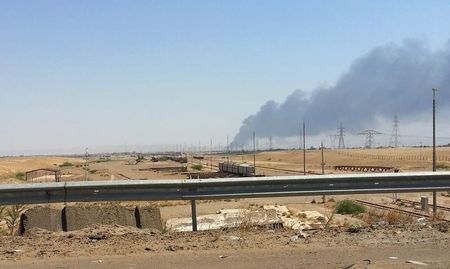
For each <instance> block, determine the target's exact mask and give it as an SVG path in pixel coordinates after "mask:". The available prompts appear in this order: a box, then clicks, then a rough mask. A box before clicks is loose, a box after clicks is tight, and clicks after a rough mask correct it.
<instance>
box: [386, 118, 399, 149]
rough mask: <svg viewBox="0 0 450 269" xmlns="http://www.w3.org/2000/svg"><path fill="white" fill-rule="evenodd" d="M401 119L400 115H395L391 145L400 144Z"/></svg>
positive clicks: (396, 145)
mask: <svg viewBox="0 0 450 269" xmlns="http://www.w3.org/2000/svg"><path fill="white" fill-rule="evenodd" d="M399 123H400V122H399V120H398V116H397V115H395V116H394V125H393V126H394V127H393V129H392V136H391V142H390V143H389V146H391V147H394V148H398V147H399V146H400V132H399V130H400V128H399Z"/></svg>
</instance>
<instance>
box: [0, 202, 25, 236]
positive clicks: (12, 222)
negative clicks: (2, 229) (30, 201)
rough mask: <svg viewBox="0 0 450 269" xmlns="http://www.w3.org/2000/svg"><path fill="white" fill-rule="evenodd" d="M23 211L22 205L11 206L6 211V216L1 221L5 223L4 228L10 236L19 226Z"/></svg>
mask: <svg viewBox="0 0 450 269" xmlns="http://www.w3.org/2000/svg"><path fill="white" fill-rule="evenodd" d="M24 210H25V207H24V206H23V205H13V206H10V207H9V208H8V209H6V214H5V216H4V217H3V219H4V220H5V222H6V226H8V229H9V233H10V235H11V236H12V235H14V231H15V229H16V226H18V224H19V220H20V215H21V214H22V212H23V211H24Z"/></svg>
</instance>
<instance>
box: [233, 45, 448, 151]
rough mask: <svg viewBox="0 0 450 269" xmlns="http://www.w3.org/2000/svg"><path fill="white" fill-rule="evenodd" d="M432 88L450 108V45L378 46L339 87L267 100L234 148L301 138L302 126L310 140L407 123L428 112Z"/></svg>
mask: <svg viewBox="0 0 450 269" xmlns="http://www.w3.org/2000/svg"><path fill="white" fill-rule="evenodd" d="M432 88H438V90H439V92H438V96H439V99H438V105H439V106H441V107H446V106H447V107H448V106H449V104H450V42H448V43H447V45H446V46H445V47H444V48H443V49H440V50H436V51H433V50H431V49H430V48H428V47H427V46H426V45H425V44H424V43H423V42H421V41H417V40H406V41H404V42H403V43H402V44H401V45H396V44H388V45H385V46H381V47H376V48H374V49H372V50H371V51H369V52H368V53H367V54H365V55H363V56H362V57H360V58H359V59H357V60H355V61H354V62H353V64H352V65H351V66H350V68H349V70H348V71H347V73H345V74H344V75H342V76H341V78H340V79H339V80H338V82H337V83H336V85H334V86H332V87H327V88H318V89H315V90H314V91H313V92H312V94H310V96H307V94H306V93H305V92H303V91H301V90H296V91H294V92H293V93H292V94H291V95H289V96H288V97H287V98H286V100H285V101H284V102H283V103H276V102H274V101H268V102H267V103H265V104H264V105H263V106H262V107H261V108H260V110H259V111H258V112H257V113H256V114H254V115H251V116H249V117H247V118H246V119H245V120H244V121H243V124H242V126H241V127H240V130H239V133H238V134H237V135H236V136H235V138H234V142H233V143H234V144H237V145H241V144H246V143H247V142H249V140H250V139H251V137H252V132H253V131H255V132H256V134H257V136H258V137H269V136H274V137H275V136H277V137H291V136H297V135H298V134H299V127H300V124H301V121H302V120H303V119H304V120H305V121H306V122H307V127H308V135H317V134H321V133H324V132H328V131H333V132H334V131H335V130H336V128H337V127H338V125H339V123H340V122H342V123H343V124H344V126H345V127H346V128H350V129H353V130H363V129H365V128H370V127H371V126H373V124H374V123H375V122H376V119H377V117H382V118H383V117H384V118H393V116H394V115H395V114H397V115H398V116H399V117H400V118H401V119H402V120H403V121H406V120H408V121H413V120H414V118H415V116H417V115H418V114H420V113H423V112H425V111H427V110H430V113H431V104H432V101H431V100H432V99H431V98H432V91H431V89H432Z"/></svg>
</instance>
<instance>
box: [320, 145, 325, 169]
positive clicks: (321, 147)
mask: <svg viewBox="0 0 450 269" xmlns="http://www.w3.org/2000/svg"><path fill="white" fill-rule="evenodd" d="M320 149H321V155H322V163H321V166H322V175H325V161H324V158H323V142H322V143H321V144H320Z"/></svg>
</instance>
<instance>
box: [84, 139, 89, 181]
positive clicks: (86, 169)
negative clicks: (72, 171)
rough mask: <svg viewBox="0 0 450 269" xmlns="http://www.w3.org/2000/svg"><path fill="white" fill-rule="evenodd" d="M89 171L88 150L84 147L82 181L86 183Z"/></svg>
mask: <svg viewBox="0 0 450 269" xmlns="http://www.w3.org/2000/svg"><path fill="white" fill-rule="evenodd" d="M88 170H89V149H88V147H86V152H85V154H84V181H88V172H89V171H88Z"/></svg>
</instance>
